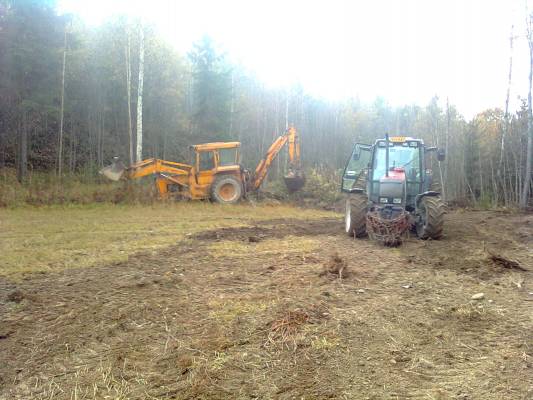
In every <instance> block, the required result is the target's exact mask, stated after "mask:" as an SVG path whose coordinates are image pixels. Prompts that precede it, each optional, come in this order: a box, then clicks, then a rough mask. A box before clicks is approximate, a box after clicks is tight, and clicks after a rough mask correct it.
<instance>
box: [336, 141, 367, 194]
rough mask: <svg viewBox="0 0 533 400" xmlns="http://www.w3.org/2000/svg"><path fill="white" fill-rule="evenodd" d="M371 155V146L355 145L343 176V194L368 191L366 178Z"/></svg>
mask: <svg viewBox="0 0 533 400" xmlns="http://www.w3.org/2000/svg"><path fill="white" fill-rule="evenodd" d="M371 155H372V146H371V145H369V144H362V143H356V144H355V146H354V148H353V150H352V154H351V155H350V158H349V159H348V161H347V162H346V166H345V167H344V172H343V174H342V187H341V191H342V192H346V193H351V192H353V191H364V190H365V189H366V180H367V179H366V178H367V173H368V166H369V163H370V158H371Z"/></svg>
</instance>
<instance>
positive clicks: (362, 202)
mask: <svg viewBox="0 0 533 400" xmlns="http://www.w3.org/2000/svg"><path fill="white" fill-rule="evenodd" d="M367 202H368V200H367V197H366V196H365V195H362V194H356V195H350V196H349V197H348V198H347V199H346V214H345V215H344V230H345V232H346V234H347V235H348V236H355V237H357V238H361V237H365V236H366V213H367Z"/></svg>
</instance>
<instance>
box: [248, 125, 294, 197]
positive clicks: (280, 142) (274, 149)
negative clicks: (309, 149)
mask: <svg viewBox="0 0 533 400" xmlns="http://www.w3.org/2000/svg"><path fill="white" fill-rule="evenodd" d="M287 143H288V146H289V171H298V170H300V168H301V165H300V140H299V137H298V133H297V132H296V129H294V127H290V128H289V129H287V131H285V133H284V134H283V135H281V136H278V138H277V139H276V140H275V141H274V143H272V145H271V146H270V147H269V149H268V150H267V152H266V154H265V157H264V158H263V159H262V160H261V161H260V162H259V164H258V165H257V167H256V169H255V173H254V176H253V179H252V185H251V190H257V189H259V187H260V186H261V184H262V183H263V181H264V180H265V178H266V176H267V174H268V171H269V170H270V166H271V165H272V162H273V161H274V160H275V159H276V156H277V155H278V154H279V152H280V150H281V149H282V148H283V146H285V144H287Z"/></svg>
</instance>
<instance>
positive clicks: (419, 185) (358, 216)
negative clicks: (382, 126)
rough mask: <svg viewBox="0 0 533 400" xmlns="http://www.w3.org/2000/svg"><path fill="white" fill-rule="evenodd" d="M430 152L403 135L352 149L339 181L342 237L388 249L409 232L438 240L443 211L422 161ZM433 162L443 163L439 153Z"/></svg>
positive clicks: (417, 141) (429, 148)
mask: <svg viewBox="0 0 533 400" xmlns="http://www.w3.org/2000/svg"><path fill="white" fill-rule="evenodd" d="M436 150H437V148H435V147H427V146H426V145H425V144H424V142H423V141H422V140H421V139H414V138H410V137H403V136H401V137H398V136H396V137H390V138H389V137H388V136H387V137H385V139H378V140H377V141H376V142H375V143H374V144H373V145H368V144H361V143H358V144H356V145H355V146H354V148H353V151H352V154H351V156H350V158H349V159H348V162H347V163H346V166H345V169H344V173H343V178H342V189H341V190H342V191H343V192H345V193H346V194H347V199H346V213H345V229H346V232H347V233H348V234H349V235H353V236H356V237H362V236H365V235H366V234H367V233H369V234H371V236H374V237H376V238H378V239H382V240H383V241H384V242H387V241H388V242H390V243H389V244H393V243H394V242H397V241H398V240H400V239H399V236H400V235H401V234H402V233H403V232H402V231H405V230H406V229H407V228H410V227H411V228H413V229H416V232H417V235H418V236H419V237H420V238H422V239H428V238H432V239H438V238H440V237H441V236H442V228H443V219H442V217H443V210H444V208H443V204H442V201H441V199H440V193H439V192H438V191H436V190H432V183H433V182H432V181H433V179H432V171H431V169H430V167H431V165H430V163H429V162H428V155H429V154H430V152H434V151H436ZM437 159H438V160H439V161H442V160H444V152H443V151H442V150H439V151H438V152H437Z"/></svg>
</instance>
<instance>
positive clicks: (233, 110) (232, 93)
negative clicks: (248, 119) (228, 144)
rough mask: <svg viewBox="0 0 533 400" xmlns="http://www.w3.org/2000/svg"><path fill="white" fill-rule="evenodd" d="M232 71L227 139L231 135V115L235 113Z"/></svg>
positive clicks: (232, 72)
mask: <svg viewBox="0 0 533 400" xmlns="http://www.w3.org/2000/svg"><path fill="white" fill-rule="evenodd" d="M234 75H235V74H234V71H231V103H230V111H229V134H228V137H229V138H231V137H232V135H233V114H234V112H235V88H234V86H235V76H234Z"/></svg>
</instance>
